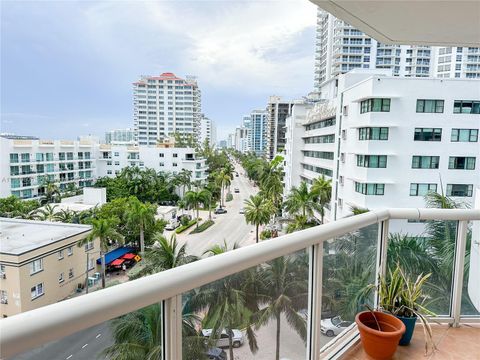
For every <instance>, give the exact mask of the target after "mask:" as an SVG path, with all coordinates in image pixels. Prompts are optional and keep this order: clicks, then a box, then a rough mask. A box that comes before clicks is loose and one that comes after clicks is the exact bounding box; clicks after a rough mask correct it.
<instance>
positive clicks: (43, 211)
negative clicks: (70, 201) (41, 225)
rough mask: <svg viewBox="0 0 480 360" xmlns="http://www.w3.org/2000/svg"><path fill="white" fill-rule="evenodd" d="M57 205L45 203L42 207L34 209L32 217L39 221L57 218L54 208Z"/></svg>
mask: <svg viewBox="0 0 480 360" xmlns="http://www.w3.org/2000/svg"><path fill="white" fill-rule="evenodd" d="M57 207H58V205H53V206H52V205H51V204H47V205H45V206H44V207H43V208H40V209H37V210H35V211H34V212H33V214H32V217H34V218H35V220H40V221H55V220H56V219H57V217H56V213H57V211H56V210H55V209H56V208H57Z"/></svg>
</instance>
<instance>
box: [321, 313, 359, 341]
mask: <svg viewBox="0 0 480 360" xmlns="http://www.w3.org/2000/svg"><path fill="white" fill-rule="evenodd" d="M320 324H321V325H320V331H321V332H322V334H324V335H327V336H330V337H332V336H336V335H338V334H340V333H341V332H342V331H343V330H345V329H346V328H348V327H349V326H350V325H351V324H352V322H351V321H343V320H342V318H341V317H340V316H335V317H333V318H330V319H323V320H322V321H321V322H320Z"/></svg>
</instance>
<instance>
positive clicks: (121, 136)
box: [105, 129, 135, 145]
mask: <svg viewBox="0 0 480 360" xmlns="http://www.w3.org/2000/svg"><path fill="white" fill-rule="evenodd" d="M134 142H135V136H134V132H133V130H132V129H115V130H110V131H107V132H106V133H105V143H106V144H112V143H113V144H129V145H134Z"/></svg>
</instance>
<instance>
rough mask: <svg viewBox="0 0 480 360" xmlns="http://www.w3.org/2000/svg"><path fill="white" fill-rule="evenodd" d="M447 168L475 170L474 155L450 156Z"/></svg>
mask: <svg viewBox="0 0 480 360" xmlns="http://www.w3.org/2000/svg"><path fill="white" fill-rule="evenodd" d="M448 168H449V169H457V170H475V157H464V156H450V157H449V159H448Z"/></svg>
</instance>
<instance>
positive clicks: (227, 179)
mask: <svg viewBox="0 0 480 360" xmlns="http://www.w3.org/2000/svg"><path fill="white" fill-rule="evenodd" d="M215 180H216V182H217V184H218V185H219V186H220V207H222V206H225V203H224V201H223V198H224V192H225V191H224V189H226V188H227V187H228V186H230V184H231V181H232V177H231V176H230V175H229V174H228V172H227V171H225V169H223V170H222V171H220V173H219V174H218V175H217V177H216V179H215Z"/></svg>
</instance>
